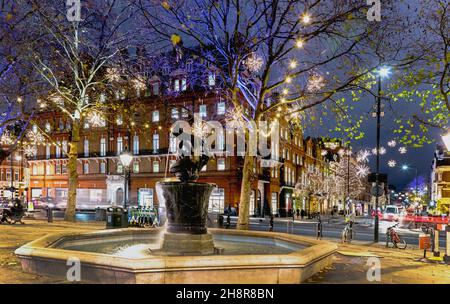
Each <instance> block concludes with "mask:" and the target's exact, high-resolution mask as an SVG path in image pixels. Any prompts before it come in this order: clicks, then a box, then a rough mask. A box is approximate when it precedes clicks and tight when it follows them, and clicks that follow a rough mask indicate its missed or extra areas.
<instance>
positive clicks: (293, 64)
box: [289, 60, 297, 69]
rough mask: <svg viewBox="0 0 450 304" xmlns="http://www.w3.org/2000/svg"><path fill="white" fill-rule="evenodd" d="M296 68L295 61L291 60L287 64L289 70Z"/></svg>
mask: <svg viewBox="0 0 450 304" xmlns="http://www.w3.org/2000/svg"><path fill="white" fill-rule="evenodd" d="M296 67H297V61H296V60H291V61H290V62H289V68H291V69H295V68H296Z"/></svg>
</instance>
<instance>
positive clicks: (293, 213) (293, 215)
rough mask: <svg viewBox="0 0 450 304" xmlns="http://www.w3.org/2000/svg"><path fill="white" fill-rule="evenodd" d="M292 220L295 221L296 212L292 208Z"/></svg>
mask: <svg viewBox="0 0 450 304" xmlns="http://www.w3.org/2000/svg"><path fill="white" fill-rule="evenodd" d="M292 222H295V212H294V210H292Z"/></svg>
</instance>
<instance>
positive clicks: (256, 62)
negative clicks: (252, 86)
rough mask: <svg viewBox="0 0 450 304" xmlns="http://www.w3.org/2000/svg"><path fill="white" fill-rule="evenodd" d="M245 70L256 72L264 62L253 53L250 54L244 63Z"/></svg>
mask: <svg viewBox="0 0 450 304" xmlns="http://www.w3.org/2000/svg"><path fill="white" fill-rule="evenodd" d="M244 64H245V66H246V67H247V69H248V70H249V71H250V72H252V73H256V72H258V71H259V70H260V69H261V67H262V66H263V64H264V60H263V59H262V58H261V57H260V56H258V55H257V54H255V53H252V54H251V55H250V56H249V57H248V58H247V59H245V61H244Z"/></svg>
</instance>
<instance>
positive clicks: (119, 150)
mask: <svg viewBox="0 0 450 304" xmlns="http://www.w3.org/2000/svg"><path fill="white" fill-rule="evenodd" d="M122 151H123V138H122V137H121V136H119V137H117V155H119V154H120V153H122Z"/></svg>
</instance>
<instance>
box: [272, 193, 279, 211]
mask: <svg viewBox="0 0 450 304" xmlns="http://www.w3.org/2000/svg"><path fill="white" fill-rule="evenodd" d="M271 204H272V206H271V207H272V214H277V210H278V193H276V192H272V198H271Z"/></svg>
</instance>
